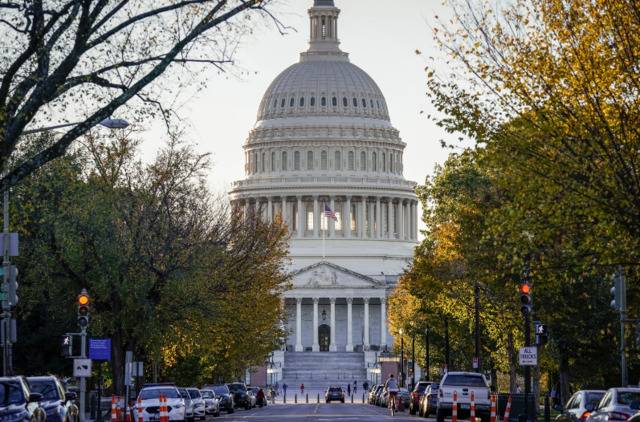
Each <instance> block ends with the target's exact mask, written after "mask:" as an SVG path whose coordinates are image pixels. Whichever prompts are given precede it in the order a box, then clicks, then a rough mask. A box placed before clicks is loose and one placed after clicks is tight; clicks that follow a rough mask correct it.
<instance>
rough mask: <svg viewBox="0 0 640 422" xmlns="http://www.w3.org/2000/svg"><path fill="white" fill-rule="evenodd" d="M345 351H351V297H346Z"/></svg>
mask: <svg viewBox="0 0 640 422" xmlns="http://www.w3.org/2000/svg"><path fill="white" fill-rule="evenodd" d="M346 349H347V352H353V298H352V297H348V298H347V347H346Z"/></svg>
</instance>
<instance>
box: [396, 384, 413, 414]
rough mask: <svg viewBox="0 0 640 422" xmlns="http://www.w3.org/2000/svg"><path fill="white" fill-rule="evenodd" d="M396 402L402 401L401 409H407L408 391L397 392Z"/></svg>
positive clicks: (409, 400)
mask: <svg viewBox="0 0 640 422" xmlns="http://www.w3.org/2000/svg"><path fill="white" fill-rule="evenodd" d="M398 400H402V409H406V408H407V407H409V402H411V393H410V392H409V390H408V389H406V388H401V389H400V391H399V392H398Z"/></svg>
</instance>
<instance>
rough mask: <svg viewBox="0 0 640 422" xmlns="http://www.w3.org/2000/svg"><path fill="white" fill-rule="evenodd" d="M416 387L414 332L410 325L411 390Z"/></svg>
mask: <svg viewBox="0 0 640 422" xmlns="http://www.w3.org/2000/svg"><path fill="white" fill-rule="evenodd" d="M415 385H416V330H415V327H414V325H413V323H412V324H411V390H413V387H415Z"/></svg>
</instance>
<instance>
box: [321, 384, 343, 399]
mask: <svg viewBox="0 0 640 422" xmlns="http://www.w3.org/2000/svg"><path fill="white" fill-rule="evenodd" d="M344 396H345V394H344V390H343V389H342V387H338V386H335V385H332V386H330V387H329V388H327V390H326V391H325V393H324V400H325V401H326V402H327V403H331V402H332V401H339V402H340V403H344Z"/></svg>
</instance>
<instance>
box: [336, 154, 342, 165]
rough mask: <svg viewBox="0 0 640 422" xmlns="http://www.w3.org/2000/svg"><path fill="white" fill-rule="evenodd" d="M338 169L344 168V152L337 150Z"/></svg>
mask: <svg viewBox="0 0 640 422" xmlns="http://www.w3.org/2000/svg"><path fill="white" fill-rule="evenodd" d="M336 170H342V153H340V151H336Z"/></svg>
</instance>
